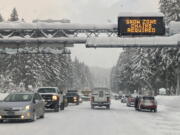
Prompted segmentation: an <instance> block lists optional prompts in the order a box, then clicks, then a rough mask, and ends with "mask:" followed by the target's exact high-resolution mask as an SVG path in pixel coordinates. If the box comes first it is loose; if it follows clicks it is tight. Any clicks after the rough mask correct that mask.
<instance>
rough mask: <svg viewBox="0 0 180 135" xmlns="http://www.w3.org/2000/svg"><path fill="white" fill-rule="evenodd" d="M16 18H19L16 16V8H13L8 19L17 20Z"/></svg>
mask: <svg viewBox="0 0 180 135" xmlns="http://www.w3.org/2000/svg"><path fill="white" fill-rule="evenodd" d="M18 20H19V18H18V13H17V10H16V8H13V10H12V13H11V15H10V18H9V21H12V22H13V21H18Z"/></svg>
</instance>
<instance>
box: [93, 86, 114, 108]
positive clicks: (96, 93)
mask: <svg viewBox="0 0 180 135" xmlns="http://www.w3.org/2000/svg"><path fill="white" fill-rule="evenodd" d="M110 104H111V94H110V90H109V89H108V88H94V89H93V90H92V95H91V108H92V109H94V107H95V106H99V107H101V106H105V107H106V108H107V109H110Z"/></svg>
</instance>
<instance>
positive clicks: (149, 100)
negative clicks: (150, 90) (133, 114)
mask: <svg viewBox="0 0 180 135" xmlns="http://www.w3.org/2000/svg"><path fill="white" fill-rule="evenodd" d="M137 107H138V108H137V110H138V111H141V110H144V109H145V110H150V111H154V112H157V101H156V99H155V97H154V96H142V97H139V101H138V105H137Z"/></svg>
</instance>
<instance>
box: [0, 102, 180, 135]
mask: <svg viewBox="0 0 180 135" xmlns="http://www.w3.org/2000/svg"><path fill="white" fill-rule="evenodd" d="M0 134H1V135H51V134H52V135H120V134H121V135H180V113H179V111H178V110H171V111H170V110H168V109H167V108H165V107H164V106H163V105H162V106H160V109H159V111H158V113H153V112H136V111H134V108H131V107H126V105H125V104H121V103H120V101H112V106H111V110H106V109H102V108H101V109H95V110H91V109H90V104H89V102H84V103H82V104H81V105H79V106H75V105H71V106H68V108H66V110H65V111H62V112H59V113H54V112H47V113H46V116H45V119H40V120H37V121H36V122H32V123H29V122H25V123H22V122H20V123H14V122H13V123H3V124H0Z"/></svg>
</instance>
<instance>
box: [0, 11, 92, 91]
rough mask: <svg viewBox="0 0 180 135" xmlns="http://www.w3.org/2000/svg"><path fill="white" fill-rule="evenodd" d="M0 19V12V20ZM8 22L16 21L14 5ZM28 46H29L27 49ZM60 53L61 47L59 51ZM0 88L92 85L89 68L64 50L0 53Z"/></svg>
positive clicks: (1, 19)
mask: <svg viewBox="0 0 180 135" xmlns="http://www.w3.org/2000/svg"><path fill="white" fill-rule="evenodd" d="M3 21H4V19H3V17H2V15H0V22H3ZM8 21H24V19H21V20H19V17H18V13H17V10H16V9H15V8H14V9H13V10H12V13H11V15H10V18H9V19H8ZM30 49H32V48H30ZM59 52H62V50H59ZM0 80H1V81H0V90H1V92H2V91H4V92H5V91H11V90H28V89H29V86H32V88H36V87H42V86H54V87H59V88H61V89H64V90H65V89H83V88H87V87H90V88H91V87H92V86H93V84H92V80H91V73H90V71H89V68H88V67H87V66H86V65H85V64H84V63H81V62H79V61H78V59H77V58H76V59H75V60H74V61H72V59H71V56H70V54H66V53H58V54H53V53H37V54H36V53H27V50H26V53H24V54H23V53H14V54H8V53H0Z"/></svg>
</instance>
